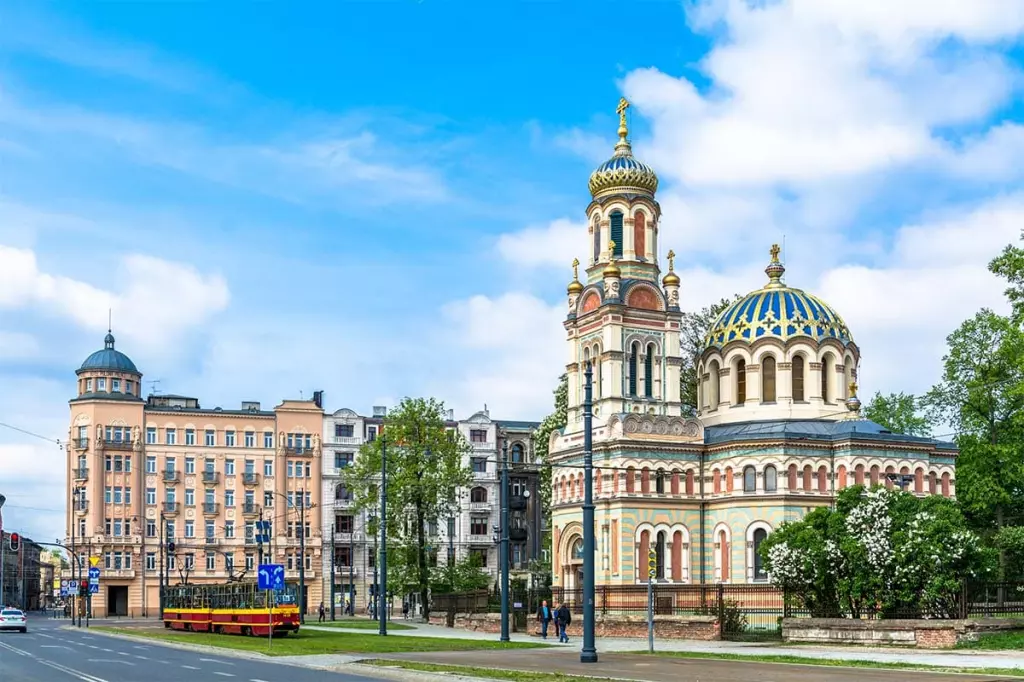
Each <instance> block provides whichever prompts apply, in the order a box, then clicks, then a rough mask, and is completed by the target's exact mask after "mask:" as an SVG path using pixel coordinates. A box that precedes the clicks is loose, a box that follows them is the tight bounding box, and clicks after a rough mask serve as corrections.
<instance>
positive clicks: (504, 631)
mask: <svg viewBox="0 0 1024 682" xmlns="http://www.w3.org/2000/svg"><path fill="white" fill-rule="evenodd" d="M508 508H509V499H508V436H507V435H504V437H503V439H502V444H501V546H500V549H499V552H498V561H499V562H501V638H500V641H502V642H507V641H509V636H508Z"/></svg>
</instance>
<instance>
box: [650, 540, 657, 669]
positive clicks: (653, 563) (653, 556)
mask: <svg viewBox="0 0 1024 682" xmlns="http://www.w3.org/2000/svg"><path fill="white" fill-rule="evenodd" d="M657 575H658V553H657V552H654V551H650V552H648V553H647V651H648V652H650V653H652V654H653V653H654V579H655V578H656V577H657Z"/></svg>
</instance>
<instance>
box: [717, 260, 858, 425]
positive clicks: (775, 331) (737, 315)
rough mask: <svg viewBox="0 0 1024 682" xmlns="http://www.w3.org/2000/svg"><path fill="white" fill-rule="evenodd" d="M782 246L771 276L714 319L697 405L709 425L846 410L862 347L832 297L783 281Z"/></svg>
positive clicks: (833, 415) (840, 414)
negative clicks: (830, 300)
mask: <svg viewBox="0 0 1024 682" xmlns="http://www.w3.org/2000/svg"><path fill="white" fill-rule="evenodd" d="M779 252H780V250H779V246H778V244H775V245H773V246H772V248H771V261H770V262H769V264H768V267H767V268H765V273H766V274H767V275H768V282H767V284H765V285H764V286H763V287H762V288H760V289H757V290H756V291H752V292H750V293H749V294H747V295H746V296H743V297H741V298H739V299H738V300H737V301H735V302H734V303H733V304H732V305H730V306H729V307H728V308H726V309H725V310H724V311H722V313H721V314H720V315H719V316H718V317H717V318H716V319H715V321H714V322H712V324H711V327H710V328H709V330H708V334H707V337H706V338H705V344H704V345H705V349H704V352H703V353H701V355H700V357H699V358H698V359H697V363H698V366H697V373H698V376H699V377H700V382H699V384H698V403H699V405H700V410H699V412H698V414H699V416H700V418H701V420H702V421H703V422H704V424H705V425H707V426H713V425H715V424H725V423H734V422H745V421H758V420H766V419H829V420H839V419H842V418H844V417H846V416H847V415H848V410H847V408H846V404H845V401H846V400H847V398H849V397H850V396H849V390H850V389H849V387H850V385H851V384H852V383H853V382H854V381H855V380H856V378H857V366H858V364H859V362H860V350H859V349H858V348H857V345H856V344H855V343H854V341H853V336H852V334H851V333H850V330H849V328H848V327H847V326H846V323H845V322H843V318H842V317H840V316H839V313H837V312H836V311H835V310H833V309H832V307H831V306H829V305H828V304H827V303H825V302H824V301H822V300H821V299H819V298H817V297H816V296H814V295H812V294H809V293H807V292H804V291H802V290H800V289H795V288H793V287H790V286H787V285H786V284H785V282H783V279H782V278H783V275H784V274H785V272H786V268H785V266H784V265H783V264H782V262H781V261H780V260H779Z"/></svg>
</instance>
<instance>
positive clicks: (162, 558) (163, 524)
mask: <svg viewBox="0 0 1024 682" xmlns="http://www.w3.org/2000/svg"><path fill="white" fill-rule="evenodd" d="M166 525H167V524H166V523H165V522H164V513H163V512H160V571H159V573H158V574H157V575H159V580H160V592H159V597H160V620H163V619H164V567H165V566H166V564H167V562H166V561H165V560H164V549H165V546H164V527H165V526H166Z"/></svg>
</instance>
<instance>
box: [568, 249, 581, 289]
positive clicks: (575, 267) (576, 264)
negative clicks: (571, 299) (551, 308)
mask: <svg viewBox="0 0 1024 682" xmlns="http://www.w3.org/2000/svg"><path fill="white" fill-rule="evenodd" d="M568 291H569V295H570V296H571V295H573V294H578V293H580V292H582V291H583V283H582V282H580V259H579V258H573V259H572V281H571V282H569V289H568Z"/></svg>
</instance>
